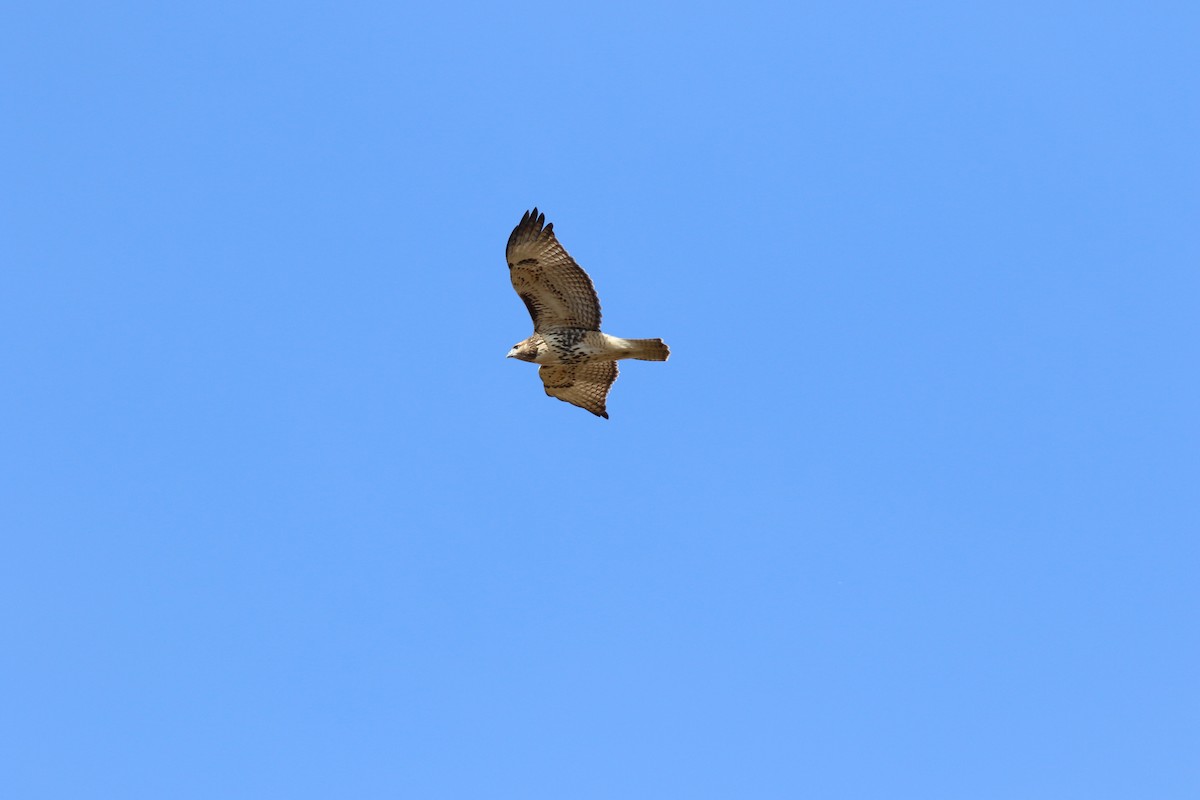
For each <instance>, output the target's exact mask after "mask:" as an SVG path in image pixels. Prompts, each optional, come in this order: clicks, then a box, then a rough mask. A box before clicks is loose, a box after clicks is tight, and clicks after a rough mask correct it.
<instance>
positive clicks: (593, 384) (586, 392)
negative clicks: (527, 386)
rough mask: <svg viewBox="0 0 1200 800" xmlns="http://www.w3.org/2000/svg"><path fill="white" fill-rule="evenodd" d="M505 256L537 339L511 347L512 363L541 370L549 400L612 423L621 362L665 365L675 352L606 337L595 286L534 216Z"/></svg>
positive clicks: (516, 232) (657, 342)
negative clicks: (609, 404)
mask: <svg viewBox="0 0 1200 800" xmlns="http://www.w3.org/2000/svg"><path fill="white" fill-rule="evenodd" d="M505 254H506V256H507V259H508V269H509V275H510V277H511V278H512V284H513V288H514V289H516V290H517V295H518V296H519V297H520V298H521V301H522V302H524V303H525V308H526V309H528V310H529V316H530V317H531V318H532V319H533V331H534V333H533V335H532V336H530V337H529V338H528V339H525V340H524V341H521V342H518V343H517V344H516V345H514V346H513V348H512V350H510V351H509V353H508V355H509V358H517V359H520V360H522V361H531V362H533V363H535V364H540V365H541V369H539V370H538V374H539V376H540V377H541V379H542V383H543V384H544V385H545V387H546V394H548V395H550V396H551V397H557V398H558V399H559V400H564V401H566V402H568V403H571V404H573V405H577V406H579V407H580V408H584V409H587V410H588V411H590V412H592V413H593V414H595V415H597V416H600V417H604V418H605V419H607V418H608V411H607V410H606V408H605V401H606V398H607V396H608V390H609V388H611V387H612V384H613V381H615V380H616V379H617V365H616V361H617V360H618V359H622V358H636V359H641V360H643V361H666V360H667V358H668V356H670V354H671V351H670V350H669V349H668V348H667V346H666V345H665V344H664V343H663V340H662V339H621V338H619V337H616V336H609V335H608V334H606V333H602V332H601V331H600V300H599V298H598V297H597V296H596V290H595V288H594V287H593V286H592V280H591V278H589V277H588V274H587V273H586V272H584V271H583V268H582V267H580V266H579V265H578V264H576V263H575V259H573V258H571V256H570V255H568V253H567V251H566V250H565V249H563V246H562V245H561V244H559V243H558V238H557V237H556V236H555V235H554V224H553V223H550V224H546V218H545V215H543V214H539V213H538V210H537V209H536V208H535V209H533V211H527V212H525V216H523V217H522V218H521V222H520V224H518V225H517V227H516V228H514V229H513V232H512V235H511V236H509V237H508V248H507V250H506V253H505Z"/></svg>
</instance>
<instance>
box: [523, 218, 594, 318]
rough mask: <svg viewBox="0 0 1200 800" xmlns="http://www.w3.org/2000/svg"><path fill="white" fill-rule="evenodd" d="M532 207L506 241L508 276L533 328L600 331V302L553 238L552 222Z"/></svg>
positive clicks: (578, 269) (579, 271)
mask: <svg viewBox="0 0 1200 800" xmlns="http://www.w3.org/2000/svg"><path fill="white" fill-rule="evenodd" d="M545 222H546V215H545V214H539V213H538V210H537V209H536V208H535V209H534V210H533V211H526V212H525V216H523V217H521V223H520V224H519V225H517V227H515V228H513V232H512V235H511V236H509V237H508V249H507V250H506V251H505V255H506V256H507V258H508V272H509V277H511V278H512V285H513V288H514V289H516V290H517V294H518V295H520V296H521V299H522V300H524V301H525V307H526V308H528V309H529V316H531V317H533V329H534V331H535V332H537V333H541V332H542V331H545V330H548V329H550V328H582V329H583V330H588V331H598V330H600V298H598V297H596V289H595V288H594V287H593V286H592V279H591V278H589V277H588V274H587V273H586V272H584V271H583V268H582V267H580V266H579V265H578V264H576V263H575V259H573V258H571V256H569V255H568V254H567V251H566V250H564V249H563V246H562V245H561V244H559V243H558V239H557V238H555V236H554V223H553V222H551V223H550V224H548V225H545V224H544V223H545Z"/></svg>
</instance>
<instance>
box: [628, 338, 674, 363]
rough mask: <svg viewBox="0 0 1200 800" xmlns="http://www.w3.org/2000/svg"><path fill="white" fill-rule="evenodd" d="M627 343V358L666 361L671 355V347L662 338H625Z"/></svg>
mask: <svg viewBox="0 0 1200 800" xmlns="http://www.w3.org/2000/svg"><path fill="white" fill-rule="evenodd" d="M625 344H627V345H629V348H630V352H629V358H636V359H640V360H641V361H666V360H667V357H668V356H670V355H671V348H669V347H667V345H666V344H665V343H663V340H662V339H626V340H625Z"/></svg>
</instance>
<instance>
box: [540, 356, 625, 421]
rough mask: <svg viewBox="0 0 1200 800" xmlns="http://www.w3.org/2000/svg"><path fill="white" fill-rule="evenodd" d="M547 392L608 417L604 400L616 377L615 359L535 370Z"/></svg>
mask: <svg viewBox="0 0 1200 800" xmlns="http://www.w3.org/2000/svg"><path fill="white" fill-rule="evenodd" d="M538 377H540V378H541V379H542V383H544V384H545V385H546V394H548V395H550V396H551V397H557V398H558V399H559V400H565V401H566V402H568V403H570V404H571V405H574V406H579V407H580V408H584V409H587V410H588V411H590V412H592V413H593V414H595V415H596V416H598V417H604V418H605V419H608V411H606V410H605V407H604V401H605V398H607V397H608V390H609V389H610V388H611V387H612V385H613V381H615V380H616V379H617V362H615V361H584V362H583V363H581V364H563V365H555V366H548V367H541V368H539V369H538Z"/></svg>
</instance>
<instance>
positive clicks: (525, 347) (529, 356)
mask: <svg viewBox="0 0 1200 800" xmlns="http://www.w3.org/2000/svg"><path fill="white" fill-rule="evenodd" d="M537 352H538V349H537V345H536V344H534V343H533V342H531V341H529V340H528V339H526V340H525V341H523V342H517V343H516V344H514V345H513V346H512V350H509V351H508V356H507V357H508V358H516V359H520V360H521V361H533V360H534V359H535V358H537Z"/></svg>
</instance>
